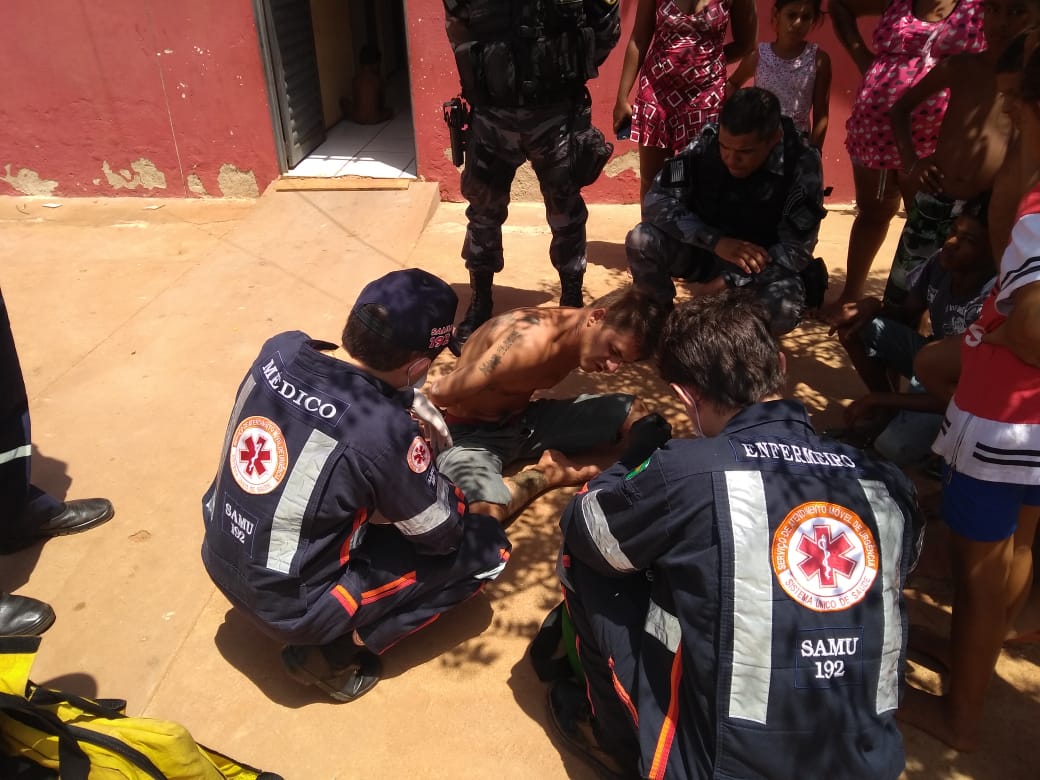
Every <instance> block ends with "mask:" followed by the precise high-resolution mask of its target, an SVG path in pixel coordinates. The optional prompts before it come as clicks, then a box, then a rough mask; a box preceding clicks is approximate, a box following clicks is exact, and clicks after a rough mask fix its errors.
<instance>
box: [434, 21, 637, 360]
mask: <svg viewBox="0 0 1040 780" xmlns="http://www.w3.org/2000/svg"><path fill="white" fill-rule="evenodd" d="M444 9H445V15H446V20H445V21H446V28H447V32H448V40H449V42H450V43H451V46H452V49H453V50H454V53H455V61H456V63H457V65H458V70H459V78H460V80H461V82H462V95H463V97H464V98H465V99H466V101H467V102H468V103H469V104H470V107H471V115H470V119H469V126H470V129H469V137H468V140H467V143H466V163H465V168H464V169H463V171H462V194H463V195H464V196H465V198H466V199H467V200H468V201H469V208H468V209H467V210H466V217H467V218H468V220H469V225H468V227H467V229H466V240H465V243H464V244H463V248H462V257H463V258H464V259H465V261H466V268H467V269H468V270H469V272H470V286H471V287H472V290H473V297H472V300H471V302H470V306H469V309H468V310H467V312H466V316H465V318H464V320H463V322H462V323H460V324H459V326H458V328H457V332H456V335H457V337H458V339H459V340H460V341H465V339H466V338H468V337H469V335H470V333H472V332H473V331H474V330H475V329H476V328H477V327H478V326H479V325H480V324H481V323H483V322H485V321H486V320H487V319H488V318H490V317H491V312H492V305H493V304H492V292H491V291H492V280H493V277H494V275H495V273H497V272H498V271H501V270H502V266H503V260H502V223H503V222H505V220H506V214H507V210H508V207H509V188H510V185H511V184H512V181H513V176H514V175H515V173H516V169H517V168H518V167H519V166H520V165H521V164H523V162H524V161H525V160H530V161H531V165H532V167H533V168H534V171H535V173H536V174H537V176H538V182H539V184H540V186H541V190H542V197H543V199H544V201H545V211H546V217H547V219H548V221H549V227H550V228H551V229H552V234H553V237H552V243H551V244H550V247H549V257H550V259H551V260H552V264H553V266H554V267H555V268H556V270H557V271H558V272H559V274H560V284H561V288H562V292H561V295H560V305H561V306H575V307H580V306H582V305H583V301H582V292H581V286H582V278H583V277H584V274H585V222H586V220H587V219H588V210H587V209H586V207H585V201H584V200H583V199H582V197H581V188H582V187H583V186H585V185H587V184H591V183H592V182H593V181H595V179H596V178H597V176H598V175H599V173H600V171H601V170H602V167H603V165H604V164H605V163H606V161H607V158H608V157H609V156H610V153H611V151H612V147H611V146H610V145H609V144H607V143H606V142H605V141H604V139H603V134H602V133H600V132H599V131H598V130H597V129H596V128H594V127H592V103H591V100H590V98H589V94H588V91H587V90H586V88H585V82H587V81H588V80H589V79H591V78H594V77H595V76H596V74H597V73H598V68H599V66H600V65H601V64H602V63H603V61H604V60H605V59H606V58H607V55H608V54H609V53H610V51H611V49H613V48H614V46H615V45H616V44H617V42H618V38H619V37H620V34H621V21H620V18H619V12H618V3H617V0H508V2H504V1H503V0H444Z"/></svg>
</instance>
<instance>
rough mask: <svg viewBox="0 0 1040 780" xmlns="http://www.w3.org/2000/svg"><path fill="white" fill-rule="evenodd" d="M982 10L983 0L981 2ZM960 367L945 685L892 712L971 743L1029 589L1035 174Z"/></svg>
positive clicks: (948, 493) (1038, 461) (1034, 515)
mask: <svg viewBox="0 0 1040 780" xmlns="http://www.w3.org/2000/svg"><path fill="white" fill-rule="evenodd" d="M987 13H988V10H987ZM1020 104H1021V106H1020V110H1019V111H1018V113H1017V121H1018V125H1019V131H1020V133H1021V138H1022V143H1023V152H1024V153H1025V154H1026V155H1027V156H1032V157H1033V158H1034V159H1035V158H1037V157H1040V50H1037V51H1034V52H1033V54H1032V55H1031V56H1030V59H1029V61H1028V62H1027V63H1026V66H1025V69H1024V71H1023V74H1022V86H1021V99H1020ZM961 367H962V368H961V376H960V382H959V383H958V385H957V390H956V392H955V394H954V396H953V400H951V401H950V405H949V407H948V408H947V410H946V415H945V418H944V420H943V426H942V429H941V431H940V434H939V438H938V439H937V440H936V442H935V447H934V449H935V451H936V452H937V453H939V454H940V455H942V456H943V460H944V461H945V462H946V465H945V467H944V475H943V499H942V514H943V519H944V520H945V521H946V523H947V525H949V527H950V531H951V533H950V537H951V548H952V556H951V557H952V562H953V579H954V597H953V620H952V625H951V629H950V651H951V653H950V665H949V669H950V677H949V686H948V690H947V693H946V694H945V695H944V696H941V697H938V696H931V695H929V694H927V693H925V692H923V691H920V690H917V689H914V688H908V689H907V692H906V698H905V700H904V702H903V706H902V708H901V710H900V717H901V718H902V719H903V720H905V721H907V722H909V723H912V724H913V725H915V726H918V727H919V728H922V729H924V730H925V731H927V732H929V733H930V734H932V735H933V736H936V737H938V738H939V739H941V740H942V741H943V742H945V743H946V744H948V745H950V746H952V747H954V748H956V749H957V750H975V749H978V747H979V745H980V742H981V730H982V725H983V722H984V717H983V705H984V704H985V700H986V692H987V690H988V689H989V683H990V679H991V678H992V676H993V670H994V667H995V666H996V662H997V658H998V656H999V654H1000V646H1001V643H1002V641H1003V640H1004V637H1005V635H1006V633H1007V631H1008V629H1009V627H1010V626H1011V625H1012V624H1013V621H1014V618H1015V616H1016V615H1017V613H1018V612H1019V610H1020V609H1021V607H1022V605H1023V604H1024V603H1025V600H1026V598H1027V596H1028V594H1029V588H1030V584H1031V579H1032V565H1033V559H1032V550H1031V546H1032V543H1033V537H1034V535H1035V533H1036V527H1037V521H1038V519H1040V457H1038V455H1037V453H1038V452H1040V185H1038V186H1034V188H1033V189H1032V190H1031V191H1030V192H1028V193H1027V194H1026V196H1025V198H1024V199H1023V200H1022V203H1021V206H1020V207H1019V216H1018V220H1017V221H1016V222H1015V227H1014V229H1013V230H1012V232H1011V243H1010V244H1009V245H1008V248H1007V250H1006V251H1005V252H1004V256H1003V258H1002V259H1001V261H1000V272H999V274H998V276H997V286H996V288H995V289H994V290H993V292H992V293H990V295H989V297H988V298H987V299H986V302H985V304H983V307H982V314H981V316H980V317H979V319H978V321H976V322H975V323H974V324H973V325H972V326H971V327H970V328H968V330H967V332H966V333H965V334H964V339H963V340H962V342H961Z"/></svg>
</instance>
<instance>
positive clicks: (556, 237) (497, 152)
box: [461, 100, 590, 276]
mask: <svg viewBox="0 0 1040 780" xmlns="http://www.w3.org/2000/svg"><path fill="white" fill-rule="evenodd" d="M589 123H590V117H589V115H588V112H587V111H584V110H582V107H581V104H580V100H576V101H575V102H574V104H572V103H569V102H568V103H556V104H553V105H551V106H539V107H524V108H499V107H490V106H480V107H477V106H475V107H474V108H473V112H472V115H471V117H470V136H469V141H468V144H467V147H466V167H465V168H464V169H463V171H462V182H461V184H462V195H463V196H464V197H465V198H466V200H468V201H469V208H467V209H466V218H467V219H468V220H469V224H468V226H467V228H466V241H465V243H464V244H463V247H462V257H463V258H464V259H465V261H466V268H468V269H469V270H470V271H475V272H481V271H484V272H491V273H497V272H499V271H501V270H502V266H503V259H502V224H503V223H504V222H505V221H506V216H507V215H508V213H509V189H510V186H511V185H512V183H513V177H514V176H515V174H516V169H517V168H519V167H520V166H521V165H522V164H523V163H524V161H525V160H530V161H531V166H532V167H533V168H534V172H535V174H536V175H537V176H538V184H539V186H540V187H541V190H542V200H543V201H544V202H545V216H546V219H547V220H548V222H549V228H550V229H551V230H552V242H551V243H550V244H549V259H550V260H551V261H552V264H553V266H554V267H555V268H556V270H557V271H558V272H559V273H560V275H561V276H577V275H579V274H581V273H583V272H584V271H585V223H586V221H588V217H589V211H588V209H587V208H586V207H585V201H584V200H583V199H582V197H581V187H580V186H579V185H578V184H577V183H576V182H575V180H574V176H573V174H572V170H571V168H572V166H571V160H572V157H571V137H572V135H573V134H574V133H575V132H578V131H580V130H584V129H586V128H587V127H588V126H589Z"/></svg>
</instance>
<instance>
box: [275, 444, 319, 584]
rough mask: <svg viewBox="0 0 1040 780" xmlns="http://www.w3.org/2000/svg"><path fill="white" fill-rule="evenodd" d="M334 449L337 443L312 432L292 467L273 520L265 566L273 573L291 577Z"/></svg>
mask: <svg viewBox="0 0 1040 780" xmlns="http://www.w3.org/2000/svg"><path fill="white" fill-rule="evenodd" d="M335 449H336V440H335V439H333V438H332V437H331V436H328V435H327V434H324V433H322V432H321V431H319V430H317V429H315V430H313V431H311V435H310V436H309V437H308V438H307V443H306V444H304V445H303V449H302V450H301V451H300V456H299V457H298V458H297V459H296V462H295V463H294V464H293V467H292V472H291V473H290V474H289V477H288V479H286V480H285V487H284V489H283V490H282V496H281V498H280V499H278V506H277V507H275V510H274V517H273V518H272V520H271V542H270V546H269V547H268V548H267V562H266V563H265V564H264V565H265V566H266V567H267V568H268V569H270V570H271V571H277V572H281V573H282V574H288V573H289V571H290V570H291V569H292V562H293V558H295V557H296V551H297V550H298V549H299V547H300V533H301V531H302V528H303V517H304V514H305V513H306V512H307V504H308V503H310V499H311V494H312V493H313V492H314V486H315V485H316V484H317V482H318V477H320V476H321V472H322V469H324V468H325V464H326V463H327V462H328V459H329V457H330V456H331V455H332V453H333V452H334V451H335Z"/></svg>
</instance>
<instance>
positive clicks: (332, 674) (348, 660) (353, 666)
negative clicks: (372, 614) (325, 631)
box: [282, 645, 383, 701]
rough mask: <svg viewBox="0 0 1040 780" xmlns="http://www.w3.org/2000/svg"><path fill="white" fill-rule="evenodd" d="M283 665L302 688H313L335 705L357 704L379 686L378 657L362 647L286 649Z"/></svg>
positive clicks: (379, 669) (287, 646)
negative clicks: (362, 697)
mask: <svg viewBox="0 0 1040 780" xmlns="http://www.w3.org/2000/svg"><path fill="white" fill-rule="evenodd" d="M282 663H283V664H284V665H285V668H286V670H287V671H288V672H289V675H290V676H291V677H292V678H293V679H294V680H296V682H298V683H301V684H303V685H313V686H315V687H316V688H319V689H321V690H322V691H324V692H325V693H327V694H328V695H329V696H330V697H332V698H333V699H335V700H336V701H354V699H357V698H359V697H361V696H363V695H365V694H366V693H368V692H369V691H370V690H372V689H373V688H374V687H375V685H376V683H377V682H379V676H380V674H381V673H382V669H383V666H382V663H381V662H380V660H379V656H377V655H375V654H374V653H372V652H370V651H369V650H366V649H365V648H363V647H356V646H355V647H354V649H353V651H352V652H351V651H349V650H347V651H344V650H343V649H342V648H337V649H336V650H334V651H330V650H329V649H327V648H325V647H321V646H318V645H286V646H285V647H284V648H283V649H282Z"/></svg>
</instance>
